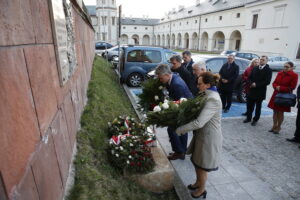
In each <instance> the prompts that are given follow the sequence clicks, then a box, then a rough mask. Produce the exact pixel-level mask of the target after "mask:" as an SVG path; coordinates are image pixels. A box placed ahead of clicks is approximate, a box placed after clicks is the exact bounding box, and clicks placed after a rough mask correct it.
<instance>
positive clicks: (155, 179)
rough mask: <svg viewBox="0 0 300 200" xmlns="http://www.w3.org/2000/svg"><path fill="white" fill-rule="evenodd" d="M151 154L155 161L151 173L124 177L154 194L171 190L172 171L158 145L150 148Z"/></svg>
mask: <svg viewBox="0 0 300 200" xmlns="http://www.w3.org/2000/svg"><path fill="white" fill-rule="evenodd" d="M151 152H152V154H153V159H154V161H155V167H154V170H153V172H150V173H147V174H144V175H131V176H129V175H126V176H127V177H128V178H129V179H132V180H134V181H136V182H137V183H138V184H139V185H141V186H142V187H144V188H145V189H147V190H148V191H151V192H154V193H162V192H165V191H169V190H171V189H172V188H173V183H174V170H173V168H172V166H171V164H170V162H169V160H168V159H167V158H166V156H165V154H164V152H163V150H162V147H161V146H160V144H159V145H158V146H157V147H152V148H151Z"/></svg>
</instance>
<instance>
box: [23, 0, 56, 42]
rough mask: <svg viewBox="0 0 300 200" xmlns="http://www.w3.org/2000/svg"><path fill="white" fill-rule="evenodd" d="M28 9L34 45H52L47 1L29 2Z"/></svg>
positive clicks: (33, 0) (35, 0) (32, 0)
mask: <svg viewBox="0 0 300 200" xmlns="http://www.w3.org/2000/svg"><path fill="white" fill-rule="evenodd" d="M30 7H31V14H32V19H33V21H32V22H33V30H34V34H35V39H36V43H37V44H41V43H53V39H52V38H53V37H52V30H51V22H50V15H49V7H48V1H47V0H30ZM27 23H28V21H27Z"/></svg>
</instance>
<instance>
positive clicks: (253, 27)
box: [252, 14, 258, 29]
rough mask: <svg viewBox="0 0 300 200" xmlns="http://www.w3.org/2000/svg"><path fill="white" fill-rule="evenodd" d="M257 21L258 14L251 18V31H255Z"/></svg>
mask: <svg viewBox="0 0 300 200" xmlns="http://www.w3.org/2000/svg"><path fill="white" fill-rule="evenodd" d="M257 19H258V14H254V15H253V18H252V29H255V28H256V27H257Z"/></svg>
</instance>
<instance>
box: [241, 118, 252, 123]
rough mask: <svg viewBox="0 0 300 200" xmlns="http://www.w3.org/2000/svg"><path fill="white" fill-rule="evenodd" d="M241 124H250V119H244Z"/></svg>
mask: <svg viewBox="0 0 300 200" xmlns="http://www.w3.org/2000/svg"><path fill="white" fill-rule="evenodd" d="M243 122H244V123H248V122H251V120H250V119H245V120H244V121H243Z"/></svg>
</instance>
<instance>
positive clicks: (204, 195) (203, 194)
mask: <svg viewBox="0 0 300 200" xmlns="http://www.w3.org/2000/svg"><path fill="white" fill-rule="evenodd" d="M191 195H192V197H193V198H195V199H197V198H200V197H202V196H203V199H206V195H207V192H206V190H204V192H202V194H200V195H199V196H195V195H193V193H191Z"/></svg>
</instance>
